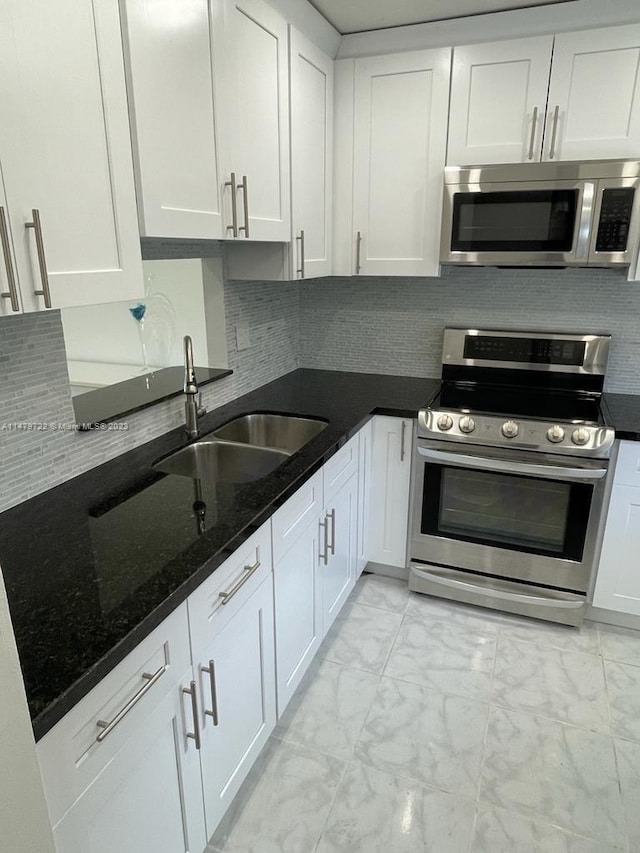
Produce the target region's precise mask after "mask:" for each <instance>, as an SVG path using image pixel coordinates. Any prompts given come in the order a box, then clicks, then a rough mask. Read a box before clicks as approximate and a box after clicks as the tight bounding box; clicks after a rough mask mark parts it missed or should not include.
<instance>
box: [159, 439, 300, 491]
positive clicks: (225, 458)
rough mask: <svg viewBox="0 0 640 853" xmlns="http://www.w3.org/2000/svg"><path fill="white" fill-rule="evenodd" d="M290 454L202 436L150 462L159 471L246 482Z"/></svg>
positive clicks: (184, 475)
mask: <svg viewBox="0 0 640 853" xmlns="http://www.w3.org/2000/svg"><path fill="white" fill-rule="evenodd" d="M290 455H291V454H289V453H285V452H282V451H280V450H274V449H272V448H264V447H253V446H252V445H249V444H235V443H233V442H229V441H222V440H221V439H218V438H214V439H212V438H210V437H207V438H204V439H201V440H200V441H196V442H195V443H194V444H190V445H189V446H188V447H183V448H182V450H178V451H177V452H176V453H172V454H171V456H167V457H166V458H165V459H161V460H160V461H159V462H156V463H155V465H153V469H154V470H155V471H161V472H162V473H163V474H179V475H180V476H182V477H193V478H194V479H199V480H202V479H206V480H216V481H218V482H220V483H250V482H252V481H253V480H259V479H260V478H261V477H266V476H267V474H270V473H271V471H273V470H275V469H276V468H277V467H278V465H281V464H282V463H283V462H284V461H285V460H287V459H288V458H289V456H290Z"/></svg>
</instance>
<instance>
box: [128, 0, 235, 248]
mask: <svg viewBox="0 0 640 853" xmlns="http://www.w3.org/2000/svg"><path fill="white" fill-rule="evenodd" d="M215 14H216V3H215V0H181V2H180V4H179V5H175V6H173V7H172V6H171V5H170V4H167V3H166V0H126V2H125V3H123V4H122V17H123V25H124V28H125V34H124V35H125V51H126V57H127V70H128V80H127V82H128V91H129V110H130V117H131V127H132V131H133V135H134V140H135V144H136V178H137V186H138V203H139V217H140V230H141V233H142V234H143V235H144V236H146V237H189V238H202V239H206V238H211V239H213V238H217V239H219V238H220V237H224V236H226V234H225V233H224V232H223V225H222V209H221V202H222V198H221V189H222V187H221V181H220V177H219V174H218V159H217V151H218V143H217V136H216V119H215V114H214V103H215V104H216V106H217V102H216V100H215V98H214V86H213V62H214V57H213V52H214V50H213V49H214V43H213V38H214V36H215V37H216V38H219V37H220V33H219V27H212V24H213V23H214V20H213V19H214V16H215ZM215 46H216V47H217V45H215Z"/></svg>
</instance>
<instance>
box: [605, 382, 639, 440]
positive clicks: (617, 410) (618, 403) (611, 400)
mask: <svg viewBox="0 0 640 853" xmlns="http://www.w3.org/2000/svg"><path fill="white" fill-rule="evenodd" d="M604 399H605V403H606V406H607V409H608V410H609V417H610V421H611V423H612V424H613V426H614V427H615V431H616V438H621V439H626V440H627V441H640V394H610V393H609V392H607V393H605V395H604Z"/></svg>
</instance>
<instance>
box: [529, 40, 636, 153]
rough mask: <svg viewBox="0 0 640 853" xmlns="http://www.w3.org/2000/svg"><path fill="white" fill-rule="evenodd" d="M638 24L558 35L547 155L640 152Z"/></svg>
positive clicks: (550, 89) (549, 109)
mask: <svg viewBox="0 0 640 853" xmlns="http://www.w3.org/2000/svg"><path fill="white" fill-rule="evenodd" d="M639 68H640V25H639V24H636V25H629V26H625V27H610V28H608V29H600V30H585V31H584V32H576V33H564V34H562V35H557V36H556V40H555V46H554V51H553V66H552V72H551V82H550V85H549V102H548V108H547V129H546V132H545V140H544V152H543V159H545V160H549V159H558V160H581V159H599V158H620V159H624V158H627V157H629V158H637V157H638V156H640V74H639V71H638V69H639Z"/></svg>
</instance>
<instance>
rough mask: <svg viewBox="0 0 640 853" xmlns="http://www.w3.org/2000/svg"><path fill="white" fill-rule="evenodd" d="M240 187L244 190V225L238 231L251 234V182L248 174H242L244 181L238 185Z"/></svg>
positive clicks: (247, 234)
mask: <svg viewBox="0 0 640 853" xmlns="http://www.w3.org/2000/svg"><path fill="white" fill-rule="evenodd" d="M238 189H240V190H242V199H243V201H244V225H241V226H240V227H239V228H238V231H244V236H245V237H248V236H249V182H248V181H247V176H246V175H243V176H242V183H240V184H239V185H238Z"/></svg>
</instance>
